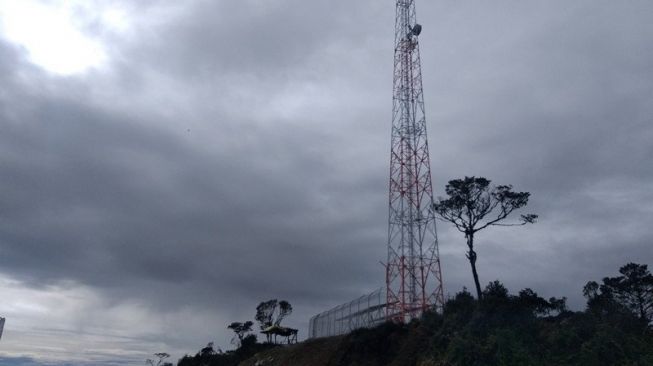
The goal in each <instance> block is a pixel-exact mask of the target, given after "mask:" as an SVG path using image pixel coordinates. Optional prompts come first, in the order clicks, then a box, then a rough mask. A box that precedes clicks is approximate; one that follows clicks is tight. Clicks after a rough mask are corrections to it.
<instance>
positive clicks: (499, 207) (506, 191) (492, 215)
mask: <svg viewBox="0 0 653 366" xmlns="http://www.w3.org/2000/svg"><path fill="white" fill-rule="evenodd" d="M445 192H446V193H447V195H448V197H447V198H446V199H444V198H438V202H436V203H435V204H434V205H433V209H434V211H435V213H436V214H437V215H438V216H440V218H441V219H442V220H444V221H448V222H450V223H452V224H454V226H455V227H456V229H458V231H460V232H461V233H463V234H465V239H466V241H467V249H468V251H467V259H468V260H469V263H470V264H471V266H472V275H473V276H474V284H475V285H476V294H477V296H478V298H479V299H481V298H482V296H483V293H482V291H481V285H480V282H479V279H478V271H477V269H476V259H477V257H476V251H475V250H474V235H475V234H476V233H477V232H479V231H481V230H483V229H485V228H487V227H489V226H517V225H526V224H532V223H534V222H535V221H536V219H537V215H533V214H528V215H521V216H520V219H519V221H518V222H515V223H503V222H502V221H503V220H504V219H506V218H507V217H508V216H509V215H510V214H511V213H512V212H513V211H515V210H517V209H519V208H522V207H524V206H526V204H527V203H528V198H529V197H530V193H529V192H514V191H513V190H512V186H510V185H502V186H490V180H488V179H486V178H483V177H478V178H477V177H465V178H464V179H455V180H451V181H449V184H447V186H446V188H445Z"/></svg>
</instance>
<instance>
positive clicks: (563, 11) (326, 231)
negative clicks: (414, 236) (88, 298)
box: [0, 0, 653, 352]
mask: <svg viewBox="0 0 653 366" xmlns="http://www.w3.org/2000/svg"><path fill="white" fill-rule="evenodd" d="M418 7H419V12H420V22H422V23H424V24H425V28H424V29H425V31H424V33H423V34H422V36H421V37H422V40H421V43H422V50H423V62H424V65H423V68H424V77H425V94H426V96H427V100H426V102H427V120H428V121H429V134H430V144H431V145H430V148H431V154H432V156H431V160H432V163H433V176H434V183H435V186H436V194H442V192H443V186H444V184H445V183H446V181H447V180H448V179H451V178H455V177H459V176H463V175H483V176H487V177H488V178H491V179H493V180H495V182H496V183H513V184H514V185H515V188H516V189H519V190H527V191H530V192H532V194H533V196H532V201H531V204H530V206H529V211H533V212H535V213H538V214H540V216H541V221H540V223H538V224H537V225H535V226H531V227H524V228H516V229H504V230H500V229H498V230H495V231H488V232H487V233H482V234H481V235H480V236H479V255H480V259H479V268H480V271H481V277H482V280H483V281H484V282H488V281H490V280H493V279H495V278H499V279H501V280H504V281H506V282H507V284H508V285H509V286H510V287H511V290H513V291H516V290H518V289H519V287H525V286H532V287H534V288H535V290H537V291H541V292H542V293H544V294H546V295H547V296H559V295H566V296H569V297H570V298H572V302H573V303H574V305H576V306H581V305H582V303H581V300H580V297H579V293H580V286H582V284H583V283H584V282H585V281H587V280H590V279H597V278H599V277H601V276H604V275H608V274H610V273H613V272H614V271H615V270H616V269H617V268H618V266H619V265H621V264H623V263H625V262H626V261H630V260H632V261H639V262H642V263H651V262H652V259H653V258H652V257H651V251H650V243H651V240H652V239H653V237H652V235H651V233H650V229H649V228H648V227H647V223H648V222H650V221H651V220H653V211H652V210H651V207H652V205H653V197H651V190H650V187H651V186H653V168H652V166H653V165H651V164H650V163H649V161H650V159H651V158H653V148H652V146H653V145H652V144H651V143H650V141H651V139H652V138H653V129H652V127H651V117H652V115H653V105H652V104H651V103H650V102H651V100H653V89H652V88H653V87H652V85H653V82H652V81H653V68H652V67H651V65H653V51H651V48H650V47H649V45H650V43H651V38H653V28H652V27H653V26H651V23H650V22H649V19H650V15H651V9H652V8H653V7H651V5H649V4H648V3H646V2H639V3H638V2H628V3H613V2H601V3H597V2H575V3H574V4H573V5H569V3H568V2H554V3H553V2H548V3H547V4H545V5H543V4H539V5H536V4H526V3H519V4H514V3H507V2H506V3H503V4H501V5H497V4H496V3H494V4H492V5H488V4H484V3H468V4H460V3H437V4H436V3H428V4H427V3H426V2H424V3H423V4H422V3H418ZM146 9H149V8H146ZM393 10H394V9H393V7H392V5H391V4H381V3H380V2H377V1H367V2H363V1H360V2H355V3H354V4H352V3H351V2H333V1H318V2H307V1H291V0H288V1H280V2H275V3H272V2H266V3H265V4H261V2H255V1H239V2H226V1H223V2H208V1H207V2H197V3H195V5H194V6H190V7H188V8H183V9H181V8H179V9H178V11H176V12H175V13H174V14H173V15H170V16H169V18H166V21H165V22H163V21H162V22H161V24H157V23H156V22H154V21H148V19H147V14H148V12H147V11H143V13H144V19H143V22H142V24H141V23H139V24H141V25H139V24H137V25H136V26H135V27H136V29H137V30H138V31H137V32H135V33H134V34H132V35H131V36H130V37H127V38H126V39H123V40H119V39H111V41H112V49H111V52H115V53H116V54H120V58H118V59H116V60H115V61H114V63H113V64H112V71H111V72H110V73H108V74H100V73H97V74H90V75H89V76H87V79H85V80H81V81H79V80H78V81H75V80H65V79H58V78H56V77H52V76H48V75H46V74H44V73H43V72H41V71H39V70H38V69H36V68H35V67H32V66H28V65H27V64H26V61H25V56H24V55H23V54H21V53H20V51H19V50H17V49H14V48H12V47H10V46H8V45H6V44H4V43H3V44H1V45H0V71H1V72H0V78H1V79H0V80H1V81H2V85H1V86H0V88H2V89H0V90H1V91H2V93H1V94H0V106H1V107H2V108H1V109H0V119H1V120H0V123H1V128H2V133H1V134H0V152H1V154H0V176H2V180H1V181H0V182H1V183H0V253H2V255H0V268H1V270H2V272H3V273H6V274H9V275H11V276H13V277H15V278H18V279H20V280H21V281H24V283H25V284H26V285H29V286H37V287H38V286H45V285H48V284H52V283H57V282H60V281H64V280H67V281H70V280H72V281H74V282H76V283H80V284H84V285H86V286H90V287H91V288H93V289H95V290H97V291H98V292H100V293H101V294H103V295H104V296H105V297H106V301H107V304H112V303H120V302H122V301H128V300H136V301H139V302H141V303H144V304H146V306H147V307H148V308H149V309H151V310H152V312H155V313H157V314H158V313H161V314H166V313H167V312H171V311H174V310H178V309H181V308H186V307H190V308H191V309H197V310H198V311H199V310H203V311H208V310H211V311H215V312H216V313H220V314H221V315H222V316H223V317H224V318H227V319H230V320H232V319H233V320H238V319H241V320H244V319H247V318H251V317H252V315H253V309H254V307H255V306H256V304H257V302H258V301H260V300H264V299H267V298H273V297H280V298H287V299H288V300H290V301H291V302H292V303H293V304H294V305H295V307H296V309H297V312H296V314H295V315H294V316H293V319H292V320H291V319H289V320H291V323H292V322H294V323H292V324H294V325H298V326H304V325H305V324H306V321H307V318H308V316H309V315H311V314H312V313H313V312H317V311H320V310H324V309H326V308H327V307H329V306H333V305H335V304H337V303H339V302H345V301H348V300H351V299H352V298H354V297H356V296H358V295H360V294H362V293H364V292H366V291H370V290H372V289H374V288H376V287H379V286H381V285H382V284H383V283H382V282H383V273H382V268H381V266H380V264H379V263H378V261H380V260H384V253H385V243H386V238H385V233H386V227H385V223H386V222H387V213H386V204H387V198H386V192H387V184H386V181H387V176H386V174H387V171H388V167H387V163H388V160H389V159H388V156H389V151H388V150H389V142H388V139H389V129H390V128H389V127H390V126H389V124H390V120H389V118H390V103H389V102H390V97H391V93H390V92H391V89H390V87H391V84H390V83H391V80H392V79H391V76H392V70H391V68H392V54H391V52H392V49H391V47H392V46H391V37H392V33H391V32H392V21H393V13H392V12H393ZM148 11H149V10H148ZM100 33H101V32H100ZM98 88H107V90H104V89H103V90H100V91H98V90H97V89H98ZM95 95H100V96H103V95H108V96H109V97H108V99H107V97H104V98H98V99H94V96H95ZM307 95H308V96H307ZM302 98H304V99H302ZM298 100H299V102H297V101H298ZM182 101H183V102H182ZM284 103H286V104H284ZM288 105H290V107H288ZM439 230H440V241H441V252H442V261H443V266H444V267H443V270H444V277H445V281H446V286H447V291H448V292H450V293H453V292H455V291H457V290H458V289H460V288H461V287H462V286H463V285H467V286H468V287H469V285H470V284H471V281H470V276H469V274H468V269H467V267H468V264H467V263H466V262H465V258H464V255H463V245H462V241H463V238H462V237H460V236H459V234H458V233H456V232H453V231H452V230H450V228H448V227H447V226H446V225H444V224H439ZM107 306H109V305H107ZM220 326H222V325H221V324H220ZM216 332H217V333H218V334H219V335H220V336H222V338H221V339H219V340H218V341H219V343H222V344H223V345H226V339H228V338H226V337H224V333H220V331H215V332H214V333H212V334H216ZM204 334H205V333H202V336H204ZM162 337H168V338H166V340H167V341H169V342H171V343H175V345H183V346H184V347H188V342H189V341H188V340H184V337H188V338H187V339H192V341H193V342H197V340H196V339H195V338H192V336H191V335H185V334H178V335H177V334H174V335H162ZM208 340H209V339H207V341H208ZM198 346H199V344H198ZM188 351H189V352H190V351H192V350H190V349H189V350H188Z"/></svg>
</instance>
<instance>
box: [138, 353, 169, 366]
mask: <svg viewBox="0 0 653 366" xmlns="http://www.w3.org/2000/svg"><path fill="white" fill-rule="evenodd" d="M154 356H156V357H157V358H158V359H159V360H158V361H156V363H154V362H155V361H154V360H152V359H149V358H148V359H147V360H145V363H146V364H148V365H150V366H172V364H171V363H170V362H163V360H165V359H166V358H168V357H170V355H169V354H167V353H165V352H159V353H155V354H154Z"/></svg>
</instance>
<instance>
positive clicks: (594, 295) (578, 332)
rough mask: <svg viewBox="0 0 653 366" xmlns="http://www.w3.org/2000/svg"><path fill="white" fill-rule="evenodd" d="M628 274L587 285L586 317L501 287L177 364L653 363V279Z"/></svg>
mask: <svg viewBox="0 0 653 366" xmlns="http://www.w3.org/2000/svg"><path fill="white" fill-rule="evenodd" d="M620 272H621V274H622V275H621V276H618V277H612V278H608V277H606V278H604V279H603V280H602V283H601V284H599V283H597V282H593V281H592V282H588V283H587V285H586V286H585V288H584V289H583V293H584V295H585V297H586V298H587V306H586V309H585V310H584V311H577V312H574V311H569V310H567V307H566V301H565V300H566V299H564V298H560V299H558V298H549V299H548V300H547V299H544V298H542V297H540V296H538V294H537V293H535V292H534V291H532V290H531V289H524V290H521V291H519V293H518V294H516V295H511V294H509V292H508V290H507V289H506V288H505V287H504V286H503V285H502V284H501V283H500V282H498V281H494V282H491V283H490V284H489V285H488V286H487V287H486V288H485V290H484V291H483V294H482V299H481V300H477V299H475V298H474V297H473V296H472V295H471V294H470V293H469V292H467V291H466V290H463V291H462V292H460V293H458V294H457V295H456V296H455V297H453V298H451V299H449V300H448V301H447V302H446V303H445V305H444V308H443V310H442V312H439V313H437V312H427V313H425V314H424V315H423V316H422V317H421V318H420V319H416V320H413V321H412V322H410V323H408V324H395V323H385V324H382V325H380V326H378V327H376V328H373V329H359V330H356V331H353V332H352V333H350V334H347V335H344V336H338V337H330V338H319V339H313V340H308V341H305V342H302V343H299V344H295V345H290V346H275V345H270V344H260V343H255V342H251V343H248V344H243V345H242V346H241V347H240V348H239V349H238V350H236V351H233V352H228V353H226V354H214V355H207V356H206V357H202V355H200V354H199V353H198V355H196V356H194V357H191V356H188V357H186V358H184V359H182V360H180V362H179V365H180V366H196V365H197V366H199V365H203V366H381V365H388V366H485V365H488V366H489V365H501V366H513V365H514V366H524V365H531V366H550V365H556V366H603V365H605V366H614V365H618V366H651V365H653V327H651V320H652V319H653V276H651V274H650V273H649V272H648V269H647V267H646V266H645V265H637V264H633V263H630V264H628V265H626V266H624V267H622V268H621V270H620Z"/></svg>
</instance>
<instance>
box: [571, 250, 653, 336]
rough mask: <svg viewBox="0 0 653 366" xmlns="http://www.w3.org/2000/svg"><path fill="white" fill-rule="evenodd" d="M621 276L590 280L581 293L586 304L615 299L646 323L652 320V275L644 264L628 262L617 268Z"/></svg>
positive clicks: (601, 302)
mask: <svg viewBox="0 0 653 366" xmlns="http://www.w3.org/2000/svg"><path fill="white" fill-rule="evenodd" d="M619 273H621V276H617V277H605V278H603V284H601V285H599V284H598V283H596V282H594V281H590V282H588V283H587V284H586V285H585V288H584V289H583V294H585V296H586V297H587V298H588V305H591V304H598V303H600V304H605V303H606V302H608V301H615V302H617V303H619V304H620V305H621V306H623V307H625V308H627V309H628V310H630V311H631V312H633V314H635V315H637V317H638V318H639V319H641V320H643V321H645V322H646V323H647V324H648V323H651V321H653V275H652V274H651V272H649V271H648V266H647V265H645V264H636V263H628V264H626V265H625V266H623V267H621V268H620V269H619Z"/></svg>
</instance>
